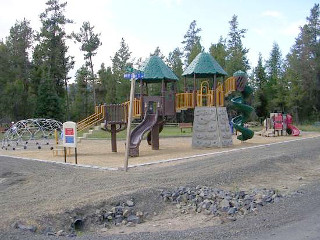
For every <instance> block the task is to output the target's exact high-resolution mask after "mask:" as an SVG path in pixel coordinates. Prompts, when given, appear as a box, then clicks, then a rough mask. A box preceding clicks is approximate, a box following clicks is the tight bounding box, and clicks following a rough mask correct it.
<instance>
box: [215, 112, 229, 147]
mask: <svg viewBox="0 0 320 240" xmlns="http://www.w3.org/2000/svg"><path fill="white" fill-rule="evenodd" d="M217 111H218V125H219V129H220V142H221V146H222V147H228V146H231V145H232V134H231V129H230V124H229V119H228V113H227V108H225V107H218V108H217Z"/></svg>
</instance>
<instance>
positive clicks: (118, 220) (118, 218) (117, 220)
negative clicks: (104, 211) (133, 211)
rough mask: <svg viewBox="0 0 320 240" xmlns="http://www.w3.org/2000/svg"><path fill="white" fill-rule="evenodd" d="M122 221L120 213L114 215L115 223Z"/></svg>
mask: <svg viewBox="0 0 320 240" xmlns="http://www.w3.org/2000/svg"><path fill="white" fill-rule="evenodd" d="M122 221H123V216H122V215H116V217H115V224H120V223H122Z"/></svg>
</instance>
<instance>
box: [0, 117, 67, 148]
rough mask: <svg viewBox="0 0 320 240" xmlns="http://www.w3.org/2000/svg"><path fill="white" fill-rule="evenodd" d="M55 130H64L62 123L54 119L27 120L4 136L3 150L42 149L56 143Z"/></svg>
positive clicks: (19, 122) (18, 123) (13, 126)
mask: <svg viewBox="0 0 320 240" xmlns="http://www.w3.org/2000/svg"><path fill="white" fill-rule="evenodd" d="M55 130H57V131H60V132H61V130H62V123H61V122H59V121H56V120H54V119H44V118H37V119H27V120H21V121H18V122H16V123H15V124H13V125H12V126H11V127H10V128H9V129H8V130H7V131H6V132H5V134H4V139H3V140H2V149H6V150H7V149H8V148H9V147H12V150H15V149H17V148H18V147H19V146H21V147H23V149H27V148H29V147H32V146H35V147H36V148H38V149H41V147H42V146H43V145H50V143H54V132H55Z"/></svg>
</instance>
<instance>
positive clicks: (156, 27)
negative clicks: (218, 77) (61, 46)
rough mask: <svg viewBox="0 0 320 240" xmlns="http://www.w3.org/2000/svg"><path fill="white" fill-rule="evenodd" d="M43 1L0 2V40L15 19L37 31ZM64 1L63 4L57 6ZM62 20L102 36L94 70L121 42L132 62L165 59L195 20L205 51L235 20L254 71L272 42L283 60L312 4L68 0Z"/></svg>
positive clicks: (303, 0)
mask: <svg viewBox="0 0 320 240" xmlns="http://www.w3.org/2000/svg"><path fill="white" fill-rule="evenodd" d="M45 2H46V0H29V1H26V0H10V1H9V0H0V9H1V14H0V39H3V40H4V39H5V37H6V36H8V34H9V29H10V27H12V26H13V25H14V23H15V21H16V20H22V19H23V18H26V19H28V20H30V21H31V26H32V27H33V29H35V30H39V29H40V26H41V24H40V19H39V15H40V13H42V12H43V11H44V9H45V7H46V5H45ZM61 2H63V1H61ZM67 2H68V5H67V7H66V12H65V15H66V17H68V18H70V19H72V20H74V21H75V23H74V24H72V25H71V26H69V27H68V28H67V31H68V32H72V31H79V28H80V26H81V25H82V22H83V21H90V23H91V25H94V26H95V31H96V32H97V33H101V41H102V46H101V47H100V48H99V49H98V55H97V56H96V57H95V58H94V59H93V61H94V64H95V71H97V70H98V69H99V67H100V64H101V63H102V62H104V63H105V64H106V65H107V66H111V61H110V57H112V56H114V54H115V52H116V51H117V50H118V49H119V47H120V41H121V38H122V37H123V38H124V39H125V41H126V42H127V44H128V45H129V48H130V51H132V57H135V58H139V57H142V58H146V57H148V56H149V54H150V53H151V52H154V50H155V48H156V47H157V46H159V47H160V49H161V51H162V53H163V54H164V55H165V56H168V53H169V52H170V51H173V50H174V48H176V47H182V44H181V42H182V41H183V36H184V34H185V33H186V32H187V30H188V28H189V25H190V23H191V22H192V21H193V20H196V21H197V26H198V27H199V28H201V29H202V31H201V33H200V35H201V37H202V38H201V44H202V45H203V46H204V47H205V50H206V51H208V49H209V47H210V45H211V43H217V41H218V39H219V37H220V36H223V37H224V38H225V37H227V34H228V31H229V21H230V20H231V17H232V15H233V14H236V15H237V16H238V22H239V28H245V29H247V30H248V31H247V33H246V34H245V39H244V40H243V44H244V47H246V48H248V49H249V53H248V57H249V61H250V64H251V66H252V67H254V66H256V64H257V58H258V53H259V52H261V53H262V55H263V58H264V59H267V58H268V57H269V53H270V50H271V48H272V44H273V42H277V43H278V44H279V46H280V49H281V51H282V54H283V56H285V55H286V54H287V53H288V52H289V50H290V47H291V46H292V45H293V44H294V41H295V38H296V37H297V35H298V33H299V26H302V25H303V24H304V23H305V22H306V17H307V16H309V15H310V9H311V8H312V7H313V6H314V4H315V3H318V1H314V0H267V1H266V0H220V1H218V0H68V1H67ZM69 45H70V49H69V50H70V51H69V52H70V55H72V56H75V60H76V65H75V69H74V70H73V71H71V72H70V76H71V77H73V76H74V73H75V70H76V69H78V68H79V67H80V66H81V65H82V64H83V63H84V60H83V57H82V53H81V52H80V50H79V46H78V45H76V44H74V43H73V42H69Z"/></svg>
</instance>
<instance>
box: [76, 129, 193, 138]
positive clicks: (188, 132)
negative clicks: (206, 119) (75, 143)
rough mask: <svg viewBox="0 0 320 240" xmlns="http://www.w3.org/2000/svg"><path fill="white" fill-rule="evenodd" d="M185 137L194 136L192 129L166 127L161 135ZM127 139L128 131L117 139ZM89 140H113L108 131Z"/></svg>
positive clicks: (118, 134)
mask: <svg viewBox="0 0 320 240" xmlns="http://www.w3.org/2000/svg"><path fill="white" fill-rule="evenodd" d="M135 127H136V126H133V127H132V128H131V131H132V130H133V129H134V128H135ZM78 136H79V135H78ZM145 136H146V135H145ZM184 136H190V137H191V136H192V132H191V128H186V129H183V130H182V131H181V130H180V129H179V128H178V127H175V126H173V127H172V126H165V127H164V128H163V130H162V132H161V133H160V137H184ZM126 137H127V129H125V130H124V131H121V132H118V133H117V139H126ZM88 138H101V139H103V138H105V139H111V134H110V133H109V132H107V131H103V130H98V131H94V132H93V133H92V134H91V135H89V136H88Z"/></svg>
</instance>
